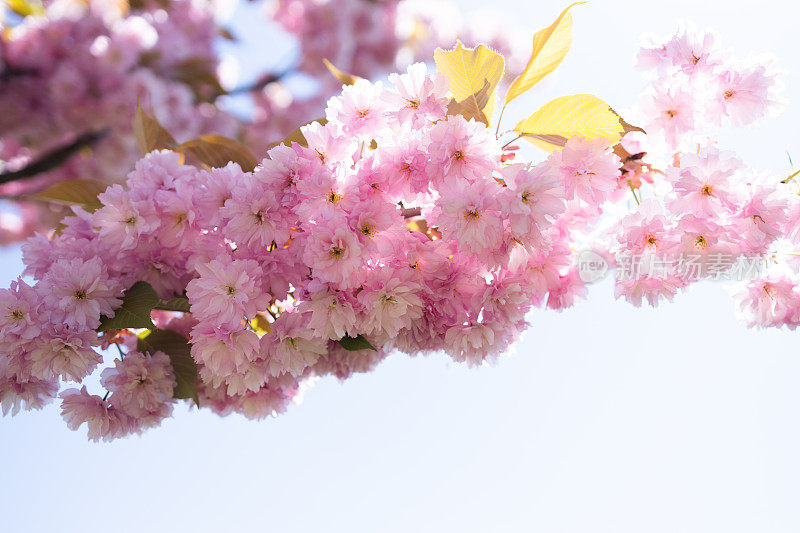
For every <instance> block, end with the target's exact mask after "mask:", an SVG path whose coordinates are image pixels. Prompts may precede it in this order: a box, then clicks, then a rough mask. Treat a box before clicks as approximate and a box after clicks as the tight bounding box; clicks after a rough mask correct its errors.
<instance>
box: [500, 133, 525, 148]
mask: <svg viewBox="0 0 800 533" xmlns="http://www.w3.org/2000/svg"><path fill="white" fill-rule="evenodd" d="M520 139H522V135H517V136H516V137H514V138H513V139H511V140H510V141H508V142H507V143H505V144H504V145H503V146H502V147H501V149H503V148H505V147H506V146H508V145H509V144H511V143H513V142H515V141H518V140H520Z"/></svg>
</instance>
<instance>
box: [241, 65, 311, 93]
mask: <svg viewBox="0 0 800 533" xmlns="http://www.w3.org/2000/svg"><path fill="white" fill-rule="evenodd" d="M295 70H297V67H295V66H292V67H290V68H287V69H285V70H283V71H281V72H270V73H267V74H264V75H263V76H261V77H260V78H259V79H258V80H256V81H255V82H254V83H251V84H250V85H242V86H241V87H236V88H233V89H231V90H230V91H228V94H245V93H253V92H258V91H260V90H261V89H263V88H264V87H266V86H267V85H269V84H270V83H275V82H277V81H281V80H282V79H283V78H285V77H286V76H288V75H289V74H291V73H292V72H294V71H295Z"/></svg>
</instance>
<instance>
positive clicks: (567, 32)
mask: <svg viewBox="0 0 800 533" xmlns="http://www.w3.org/2000/svg"><path fill="white" fill-rule="evenodd" d="M584 3H585V2H575V3H574V4H572V5H570V6H568V7H567V8H566V9H565V10H564V11H562V12H561V14H560V15H559V16H558V18H557V19H556V20H555V22H553V23H552V24H551V25H549V26H548V27H546V28H544V29H543V30H539V31H538V32H536V34H535V35H534V36H533V51H532V52H531V58H530V60H528V65H527V66H526V67H525V70H523V71H522V72H521V73H520V75H519V76H517V77H516V79H515V80H514V81H513V82H512V83H511V86H510V87H509V88H508V92H506V103H508V102H510V101H511V100H513V99H514V98H516V97H517V96H519V95H521V94H522V93H524V92H525V91H527V90H528V89H530V88H531V87H533V86H534V85H536V84H537V83H539V82H540V81H542V79H543V78H544V77H545V76H547V75H548V74H550V73H551V72H553V71H554V70H555V69H556V67H558V65H560V64H561V61H563V60H564V57H565V56H566V55H567V52H569V47H570V45H571V44H572V15H570V14H569V13H568V11H569V10H570V8H572V7H573V6H576V5H578V4H584Z"/></svg>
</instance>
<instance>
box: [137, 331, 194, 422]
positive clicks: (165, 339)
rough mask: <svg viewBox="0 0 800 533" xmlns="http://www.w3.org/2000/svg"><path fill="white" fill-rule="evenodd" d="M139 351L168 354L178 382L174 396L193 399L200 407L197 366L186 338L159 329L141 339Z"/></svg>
mask: <svg viewBox="0 0 800 533" xmlns="http://www.w3.org/2000/svg"><path fill="white" fill-rule="evenodd" d="M137 349H138V350H139V351H140V352H147V353H149V354H153V353H155V352H164V353H165V354H167V355H168V356H169V360H170V363H172V371H173V372H174V373H175V381H176V384H175V389H174V390H173V391H172V396H173V397H174V398H177V399H186V398H191V399H193V400H194V403H195V404H196V405H197V406H198V407H200V396H199V395H198V393H197V365H196V364H195V362H194V359H193V358H192V353H191V348H190V346H189V340H188V339H187V338H186V337H184V336H183V335H181V334H180V333H178V332H177V331H172V330H171V329H157V330H155V331H150V332H147V334H146V335H143V336H141V337H139V342H138V343H137Z"/></svg>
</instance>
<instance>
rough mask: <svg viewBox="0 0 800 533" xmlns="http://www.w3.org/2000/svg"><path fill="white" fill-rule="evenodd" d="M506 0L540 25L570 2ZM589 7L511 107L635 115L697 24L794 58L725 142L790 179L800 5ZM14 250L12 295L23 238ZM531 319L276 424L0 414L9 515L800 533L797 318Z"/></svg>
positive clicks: (595, 301) (129, 522) (606, 298)
mask: <svg viewBox="0 0 800 533" xmlns="http://www.w3.org/2000/svg"><path fill="white" fill-rule="evenodd" d="M463 4H464V5H465V6H466V7H467V8H475V7H477V6H479V5H480V2H478V1H470V2H463ZM501 5H502V9H504V10H506V11H507V12H508V13H509V16H513V18H514V20H515V21H517V22H519V23H522V22H524V23H525V24H526V25H528V26H529V27H530V30H531V32H533V31H535V30H537V29H539V28H540V27H542V26H544V25H546V24H549V23H550V22H551V21H552V19H553V18H554V17H555V16H556V15H557V13H558V12H559V11H560V10H561V9H562V8H563V7H564V5H566V2H554V1H550V0H548V1H539V2H529V1H507V2H503V3H502V4H501ZM574 16H575V38H574V43H573V47H572V51H571V52H570V55H569V56H568V57H567V59H566V61H565V62H564V64H563V65H562V66H561V68H560V69H559V70H558V71H557V72H556V74H555V75H553V76H551V77H550V78H549V79H548V81H547V82H545V83H544V84H543V85H542V87H541V88H540V90H538V91H532V94H530V95H529V96H526V97H525V98H524V100H523V99H520V102H518V103H516V104H515V108H514V109H513V110H511V109H510V110H509V111H507V116H509V118H511V119H517V118H519V117H520V116H521V115H522V114H523V112H524V111H528V112H530V110H532V109H534V108H535V106H537V105H539V104H541V103H544V102H545V101H547V100H549V99H550V98H553V97H556V96H560V95H563V94H574V93H579V92H592V93H594V94H597V95H598V96H600V97H602V98H604V99H605V100H607V101H608V102H609V103H610V104H611V105H612V106H614V107H615V108H620V109H622V108H625V107H627V106H629V105H630V104H631V103H632V102H633V99H634V97H635V96H636V94H637V93H638V92H639V90H640V89H641V87H642V85H643V81H642V79H641V77H640V75H639V74H638V73H637V72H636V71H635V70H634V69H633V66H632V58H633V55H634V52H635V50H636V43H637V42H638V34H639V33H640V32H642V31H648V32H653V33H656V34H659V35H660V34H667V33H670V32H671V31H672V30H673V29H674V28H675V26H676V23H677V21H678V20H679V19H691V20H694V21H696V22H697V24H698V26H700V27H714V28H716V29H718V30H719V31H720V33H721V34H722V37H723V40H724V42H726V43H728V44H730V45H733V46H734V48H735V50H736V52H737V53H738V54H740V55H746V53H747V52H748V51H750V50H754V51H772V52H774V53H775V54H776V55H777V56H778V58H779V60H780V65H781V66H782V67H783V68H785V69H787V70H789V71H790V75H789V77H788V79H787V92H786V96H787V97H789V98H794V99H795V103H794V104H793V105H791V106H790V107H789V108H788V109H787V111H786V113H785V114H784V115H783V116H782V117H780V118H777V119H772V120H769V121H767V122H763V123H761V124H760V125H759V127H757V128H755V129H751V130H746V131H739V132H737V133H736V134H731V135H725V136H724V137H723V139H722V143H721V144H722V146H723V147H726V148H730V149H735V150H737V151H738V152H739V155H740V156H741V157H742V158H743V159H744V161H745V162H746V163H748V164H750V165H752V166H754V167H757V168H762V169H774V170H776V171H777V172H779V173H780V174H783V173H785V172H787V171H788V163H787V158H786V151H787V150H789V151H790V152H791V153H793V154H797V155H795V161H798V160H800V134H799V133H798V131H799V130H800V127H798V124H800V111H798V106H797V102H800V99H799V98H800V94H798V92H797V90H796V87H797V86H798V81H799V79H800V78H798V75H800V57H799V56H798V53H797V49H798V41H797V39H798V37H797V30H798V29H800V23H798V20H800V8H798V7H797V5H796V4H795V3H794V2H790V1H785V2H778V1H773V2H769V1H762V2H758V3H753V2H751V1H724V2H723V1H707V2H705V3H700V2H696V1H694V2H693V1H668V0H663V1H660V2H654V1H650V0H647V1H644V0H638V1H633V0H631V1H610V0H609V1H603V0H594V1H593V2H591V3H590V4H588V5H584V6H580V8H576V9H575V11H574ZM242 23H246V24H248V25H249V26H251V27H252V26H253V17H248V16H247V14H246V13H245V14H243V13H239V14H238V16H237V18H236V19H235V21H234V28H235V27H236V25H237V24H242ZM259 50H260V51H259V54H261V55H262V56H270V53H271V52H270V50H271V48H270V45H265V44H263V43H262V44H261V47H260V49H259ZM260 60H263V57H262V58H261V59H260ZM265 64H266V65H269V64H270V63H269V62H266V63H265ZM514 112H516V115H515V114H514ZM509 123H513V120H509ZM0 265H2V266H0V284H2V285H3V286H6V285H7V284H8V283H9V281H10V280H11V279H12V278H14V277H15V276H16V275H17V274H18V273H19V272H20V271H21V268H22V267H21V262H20V258H19V252H18V250H6V251H2V252H0ZM530 321H531V323H532V327H531V328H530V330H529V332H528V333H527V336H526V337H525V338H524V340H523V341H521V342H520V343H519V344H518V346H517V348H516V353H514V354H513V355H510V356H507V357H504V358H502V359H501V360H500V362H499V363H498V364H497V365H495V366H494V367H491V368H480V369H468V368H466V367H465V366H463V365H458V364H455V363H451V362H449V360H448V359H446V358H445V357H444V356H432V357H429V358H415V359H410V358H407V357H402V356H393V357H391V358H390V359H389V360H387V361H386V362H384V363H383V364H382V365H381V366H380V367H379V368H378V369H377V371H376V372H374V373H372V374H368V375H359V376H356V377H354V378H353V379H351V380H349V381H347V382H345V383H343V384H341V383H339V382H337V381H336V380H333V379H326V380H322V381H320V382H319V383H317V385H316V386H315V387H314V388H313V389H311V390H310V391H308V392H307V394H306V396H305V400H304V402H303V404H302V405H300V406H293V407H292V408H291V409H290V410H289V412H287V413H286V414H284V415H282V416H280V417H279V418H277V419H269V420H265V421H262V422H254V421H247V420H246V419H244V418H243V417H240V416H237V415H234V416H230V417H227V418H219V417H217V416H215V415H213V414H211V413H209V412H207V411H202V412H199V413H198V412H188V411H189V410H188V409H187V408H184V407H180V408H178V409H177V410H176V416H175V418H174V419H170V420H167V421H166V422H165V423H164V424H163V425H162V427H161V428H158V429H155V430H151V431H149V432H147V433H145V434H144V435H143V436H142V437H132V438H128V439H124V440H121V441H115V442H113V443H111V444H94V443H90V442H88V441H87V439H86V435H85V433H86V431H85V429H82V430H81V431H78V432H72V431H70V430H68V429H67V428H66V426H65V425H64V423H63V422H62V421H61V419H60V417H59V415H58V409H57V407H56V405H51V406H50V407H48V408H45V409H44V410H42V411H36V412H28V413H23V414H20V415H18V416H16V417H14V418H11V417H6V418H0V521H2V526H0V530H2V531H9V532H12V531H13V532H44V531H65V532H73V531H75V532H89V533H94V532H103V533H117V532H128V531H130V532H143V531H147V532H161V531H165V532H166V531H168V532H170V533H174V532H184V531H191V532H206V531H276V532H278V531H279V532H287V533H288V532H311V531H313V532H317V531H325V532H348V533H350V532H398V533H399V532H403V533H406V532H408V531H414V532H426V533H427V532H437V533H439V532H450V531H458V532H470V533H471V532H494V531H499V532H518V531H519V532H522V531H524V532H530V531H537V532H545V533H550V532H553V533H556V532H558V533H560V532H576V533H583V532H592V533H605V532H609V533H611V532H613V533H643V532H646V533H661V532H664V533H666V532H681V533H712V532H725V533H738V532H742V533H744V532H766V533H779V532H787V533H788V532H797V531H800V505H799V504H798V502H799V501H800V424H798V421H800V354H798V346H799V345H800V333H793V332H787V331H776V330H769V331H754V330H748V329H745V328H744V327H743V326H741V325H739V324H738V323H737V322H736V319H735V317H734V313H733V307H732V302H731V300H730V298H729V297H728V295H727V294H726V293H725V292H724V290H723V288H722V287H721V286H720V285H717V284H711V283H708V284H705V285H701V286H699V287H697V288H695V289H694V290H693V291H691V292H689V293H687V294H682V295H680V296H679V297H678V298H676V301H675V302H674V303H673V304H671V305H670V304H667V305H663V306H661V307H660V308H659V309H657V310H652V309H648V308H645V309H636V308H634V307H631V306H630V305H628V304H626V303H623V302H615V301H614V300H613V291H612V286H611V283H610V282H608V281H606V282H604V283H600V284H598V285H596V286H594V287H593V288H592V290H591V291H590V294H589V299H588V301H585V302H582V303H579V304H578V305H577V306H575V308H573V309H571V310H569V311H566V312H564V313H561V314H557V313H553V312H544V311H535V312H533V313H532V314H531V316H530Z"/></svg>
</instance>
